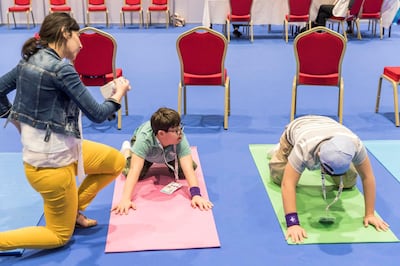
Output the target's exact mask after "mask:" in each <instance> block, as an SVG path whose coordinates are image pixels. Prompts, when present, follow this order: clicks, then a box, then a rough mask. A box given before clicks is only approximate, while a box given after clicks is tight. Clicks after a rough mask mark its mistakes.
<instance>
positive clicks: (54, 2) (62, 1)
mask: <svg viewBox="0 0 400 266" xmlns="http://www.w3.org/2000/svg"><path fill="white" fill-rule="evenodd" d="M49 3H50V5H51V6H64V5H66V4H67V0H49Z"/></svg>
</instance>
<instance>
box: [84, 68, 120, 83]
mask: <svg viewBox="0 0 400 266" xmlns="http://www.w3.org/2000/svg"><path fill="white" fill-rule="evenodd" d="M115 73H116V78H119V77H122V69H121V68H116V69H115ZM80 78H81V80H82V82H83V84H85V86H102V85H104V84H106V83H108V82H110V81H112V80H113V79H114V78H113V73H109V74H106V75H105V76H98V77H94V76H82V75H81V76H80Z"/></svg>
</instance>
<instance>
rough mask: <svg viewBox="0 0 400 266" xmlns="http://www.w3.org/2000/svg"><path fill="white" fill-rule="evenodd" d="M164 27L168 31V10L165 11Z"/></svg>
mask: <svg viewBox="0 0 400 266" xmlns="http://www.w3.org/2000/svg"><path fill="white" fill-rule="evenodd" d="M165 24H166V25H165V26H166V28H167V29H168V27H169V10H167V11H165Z"/></svg>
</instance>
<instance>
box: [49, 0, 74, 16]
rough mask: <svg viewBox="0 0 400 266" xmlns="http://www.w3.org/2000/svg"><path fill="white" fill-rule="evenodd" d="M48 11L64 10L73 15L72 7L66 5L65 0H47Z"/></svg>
mask: <svg viewBox="0 0 400 266" xmlns="http://www.w3.org/2000/svg"><path fill="white" fill-rule="evenodd" d="M49 12H50V13H55V12H65V13H68V14H70V15H71V16H73V12H72V8H71V6H70V5H68V3H67V0H49Z"/></svg>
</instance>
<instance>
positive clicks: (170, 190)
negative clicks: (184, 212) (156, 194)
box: [160, 182, 182, 195]
mask: <svg viewBox="0 0 400 266" xmlns="http://www.w3.org/2000/svg"><path fill="white" fill-rule="evenodd" d="M181 187H182V185H181V184H180V183H178V182H171V183H169V184H168V185H166V186H165V187H163V188H162V189H161V190H160V191H161V192H162V193H165V194H168V195H171V194H172V193H174V192H175V191H176V190H178V189H179V188H181Z"/></svg>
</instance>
